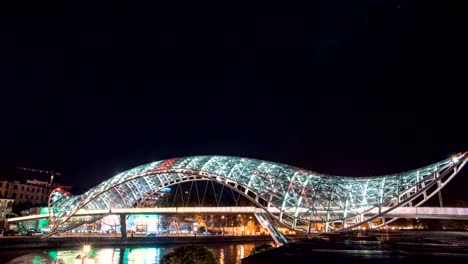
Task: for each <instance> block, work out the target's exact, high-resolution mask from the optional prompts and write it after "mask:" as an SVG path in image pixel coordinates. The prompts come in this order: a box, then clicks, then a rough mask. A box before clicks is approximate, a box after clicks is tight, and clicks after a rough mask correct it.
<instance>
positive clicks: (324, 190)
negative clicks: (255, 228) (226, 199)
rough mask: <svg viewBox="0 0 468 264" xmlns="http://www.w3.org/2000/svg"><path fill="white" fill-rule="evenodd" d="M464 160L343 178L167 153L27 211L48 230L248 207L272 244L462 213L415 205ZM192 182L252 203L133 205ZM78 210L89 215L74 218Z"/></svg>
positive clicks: (462, 156)
mask: <svg viewBox="0 0 468 264" xmlns="http://www.w3.org/2000/svg"><path fill="white" fill-rule="evenodd" d="M467 162H468V153H467V152H465V153H458V154H455V155H453V156H451V157H447V158H446V159H445V160H442V161H439V162H437V163H434V164H431V165H428V166H425V167H422V168H419V169H415V170H412V171H407V172H402V173H396V174H391V175H382V176H366V177H349V176H334V175H327V174H323V173H318V172H314V171H308V170H304V169H301V168H297V167H293V166H289V165H285V164H279V163H275V162H269V161H263V160H256V159H249V158H242V157H229V156H194V157H182V158H173V159H168V160H161V161H156V162H152V163H148V164H144V165H141V166H139V167H136V168H133V169H130V170H128V171H125V172H122V173H120V174H118V175H115V176H114V177H111V178H110V179H108V180H106V181H104V182H102V183H100V184H99V185H97V186H95V187H94V188H92V189H90V190H89V191H87V192H85V193H83V194H81V195H77V196H73V195H71V194H70V193H67V192H66V191H64V190H61V189H60V188H57V189H56V190H54V191H52V193H51V194H50V197H49V203H48V205H49V215H45V216H30V217H31V219H34V217H40V218H45V217H49V220H50V224H51V226H52V228H51V229H52V232H51V233H50V234H49V235H51V234H53V233H54V232H66V231H68V230H71V229H74V228H76V227H77V226H79V225H82V224H86V223H91V222H93V221H96V220H98V219H100V218H102V217H104V216H106V215H109V214H119V215H121V219H122V218H123V217H122V216H123V215H125V214H135V213H136V214H138V213H155V214H156V213H170V214H174V213H176V214H177V213H222V214H228V213H253V214H254V215H255V216H256V217H257V219H258V220H259V222H260V223H261V224H262V225H263V226H264V227H265V228H267V229H268V230H269V231H270V234H272V237H273V239H275V241H276V242H277V244H278V245H280V244H284V243H287V241H286V239H285V238H284V237H282V235H281V234H280V232H277V227H278V226H286V227H288V228H291V229H295V230H302V231H306V232H308V233H310V232H311V231H312V228H314V227H313V226H314V225H315V224H320V225H323V229H322V230H323V231H324V232H330V231H339V230H342V231H346V230H350V229H353V228H356V227H359V226H361V225H363V224H366V223H370V222H372V221H374V220H376V219H378V218H392V217H393V219H391V220H390V221H382V225H385V224H388V223H390V222H391V221H393V220H396V219H398V218H399V217H418V218H426V217H427V218H449V219H465V217H466V215H467V214H466V209H449V208H430V209H421V208H423V207H421V206H422V205H423V204H424V203H425V202H426V201H428V200H429V199H430V198H431V197H433V196H434V195H436V194H438V193H439V194H440V190H441V189H442V188H444V187H445V186H446V185H447V184H448V183H449V182H450V180H451V179H452V178H453V177H454V176H455V175H457V174H458V172H459V171H460V170H461V169H462V168H463V166H464V165H465V164H466V163H467ZM200 181H201V182H203V181H204V182H211V183H216V184H219V185H221V186H223V188H224V187H226V188H228V189H230V190H231V191H232V192H233V193H234V192H235V193H237V194H239V195H242V196H243V197H244V198H246V199H247V200H249V201H250V202H251V204H252V206H253V207H252V208H251V209H247V208H245V211H244V209H241V208H240V207H234V208H231V209H229V208H227V207H226V208H222V207H219V204H218V207H213V208H210V207H205V208H204V209H202V207H176V208H170V207H169V208H153V209H149V208H144V209H142V208H139V206H138V205H140V204H141V203H142V202H143V201H145V200H147V199H150V198H151V197H154V196H155V195H158V194H160V193H162V192H165V190H168V189H169V190H170V187H171V186H176V185H177V186H180V184H182V183H186V182H191V183H193V182H200ZM205 192H206V189H205ZM203 197H204V196H203ZM128 208H134V209H128ZM257 210H259V211H257ZM80 215H89V216H90V217H86V218H78V219H77V218H76V216H80ZM18 219H19V218H11V219H9V220H8V221H9V222H13V221H19V220H18ZM23 219H24V220H26V219H25V218H23ZM71 220H77V222H74V221H71ZM122 221H123V220H122ZM379 226H381V225H379ZM379 226H375V227H379ZM276 234H277V235H276Z"/></svg>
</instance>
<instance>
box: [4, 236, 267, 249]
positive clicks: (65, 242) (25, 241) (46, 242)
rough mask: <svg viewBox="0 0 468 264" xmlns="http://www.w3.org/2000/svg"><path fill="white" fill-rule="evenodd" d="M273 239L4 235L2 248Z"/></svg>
mask: <svg viewBox="0 0 468 264" xmlns="http://www.w3.org/2000/svg"><path fill="white" fill-rule="evenodd" d="M259 241H265V242H268V241H272V239H271V236H196V237H195V236H179V237H175V236H174V237H169V236H161V237H132V238H126V239H123V238H120V237H95V236H81V237H51V238H48V239H41V238H40V237H8V238H7V237H3V238H2V239H0V249H46V248H76V247H82V246H83V245H84V244H91V245H93V247H105V246H122V247H134V246H135V247H136V246H153V245H169V244H199V243H200V244H210V243H237V242H259Z"/></svg>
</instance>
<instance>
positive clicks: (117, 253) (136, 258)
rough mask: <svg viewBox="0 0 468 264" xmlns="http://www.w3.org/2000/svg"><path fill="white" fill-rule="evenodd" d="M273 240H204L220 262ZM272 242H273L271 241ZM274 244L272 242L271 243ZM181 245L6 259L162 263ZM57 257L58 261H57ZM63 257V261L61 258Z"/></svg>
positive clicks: (13, 263)
mask: <svg viewBox="0 0 468 264" xmlns="http://www.w3.org/2000/svg"><path fill="white" fill-rule="evenodd" d="M263 243H270V242H257V243H244V244H240V243H239V244H205V245H204V246H206V247H207V248H209V249H210V250H211V251H213V253H214V254H215V255H216V256H217V258H218V262H219V264H235V263H240V259H242V258H244V257H247V256H248V255H249V254H250V251H251V250H252V249H253V248H254V247H255V246H256V245H259V244H263ZM270 244H271V243H270ZM272 245H273V244H272ZM178 246H179V245H157V246H154V247H139V248H125V247H122V248H119V247H115V248H97V249H93V250H91V252H90V253H89V254H90V255H92V256H93V257H94V259H93V258H91V259H84V260H83V259H81V258H80V257H79V255H80V253H81V249H57V250H40V249H37V250H23V251H18V255H19V256H18V255H17V257H15V258H14V259H11V260H9V262H6V263H8V264H17V263H33V264H46V263H47V264H55V263H66V264H82V263H86V264H90V263H91V264H109V263H118V264H137V263H138V264H159V263H160V262H161V259H162V258H163V256H164V255H165V254H167V253H169V252H171V251H172V249H174V248H176V247H178ZM54 261H55V262H54ZM60 261H61V262H60Z"/></svg>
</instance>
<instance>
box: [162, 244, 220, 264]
mask: <svg viewBox="0 0 468 264" xmlns="http://www.w3.org/2000/svg"><path fill="white" fill-rule="evenodd" d="M161 263H163V264H217V263H218V261H217V260H216V257H215V255H214V254H213V252H211V251H210V250H209V249H208V248H206V247H204V246H201V245H187V246H181V247H178V248H176V249H174V251H172V252H170V253H168V254H166V255H164V257H163V259H162V262H161Z"/></svg>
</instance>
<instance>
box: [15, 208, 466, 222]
mask: <svg viewBox="0 0 468 264" xmlns="http://www.w3.org/2000/svg"><path fill="white" fill-rule="evenodd" d="M387 209H388V208H387V207H382V208H381V211H385V210H387ZM269 211H270V212H271V213H279V210H278V209H277V208H270V209H269ZM261 212H263V209H261V208H258V207H254V206H224V207H161V208H125V209H111V210H83V209H81V210H79V211H78V212H77V213H76V214H75V215H76V216H84V215H100V214H187V213H197V214H204V213H207V214H208V213H215V214H242V213H244V214H245V213H261ZM378 213H379V212H378V209H374V210H371V211H369V212H368V213H366V214H369V215H375V214H378ZM48 217H49V215H47V214H41V215H29V216H21V217H14V218H8V222H9V223H11V222H20V221H27V220H37V219H42V218H48ZM386 217H388V218H394V217H406V218H431V219H459V220H468V208H458V207H399V208H396V209H394V210H392V211H391V212H389V213H387V214H386Z"/></svg>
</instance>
